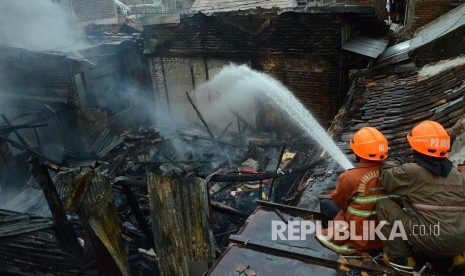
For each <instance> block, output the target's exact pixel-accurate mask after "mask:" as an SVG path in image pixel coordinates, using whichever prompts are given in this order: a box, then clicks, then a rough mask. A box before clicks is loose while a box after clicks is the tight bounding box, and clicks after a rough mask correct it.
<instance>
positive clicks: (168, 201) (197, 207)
mask: <svg viewBox="0 0 465 276" xmlns="http://www.w3.org/2000/svg"><path fill="white" fill-rule="evenodd" d="M147 184H148V193H149V200H150V213H151V216H152V225H153V227H152V228H153V235H154V239H155V252H156V254H157V258H158V267H159V270H160V275H161V276H171V275H179V276H183V275H185V276H197V275H198V276H200V275H204V273H205V272H206V271H207V270H208V268H209V266H211V265H212V262H213V259H214V258H215V250H214V248H215V246H214V244H215V240H214V237H213V232H212V230H211V225H210V219H211V210H210V205H209V202H208V190H207V183H206V181H205V180H203V179H201V178H196V177H191V178H183V179H168V178H166V177H163V176H159V175H156V174H153V173H148V183H147Z"/></svg>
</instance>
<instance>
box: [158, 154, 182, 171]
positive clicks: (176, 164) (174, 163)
mask: <svg viewBox="0 0 465 276" xmlns="http://www.w3.org/2000/svg"><path fill="white" fill-rule="evenodd" d="M163 157H165V158H166V159H168V160H169V161H170V162H171V163H172V164H173V165H175V166H176V167H178V168H180V169H181V170H182V171H183V172H185V173H187V171H186V170H185V169H184V168H183V167H181V166H180V165H179V164H178V163H176V162H174V161H173V160H171V158H169V157H168V156H166V155H164V154H163Z"/></svg>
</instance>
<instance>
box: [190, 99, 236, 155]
mask: <svg viewBox="0 0 465 276" xmlns="http://www.w3.org/2000/svg"><path fill="white" fill-rule="evenodd" d="M186 96H187V99H188V100H189V102H190V103H191V105H192V107H193V108H194V110H195V112H196V113H197V116H199V118H200V120H201V121H202V123H203V125H204V126H205V128H206V129H207V132H208V134H209V135H210V137H211V138H212V140H213V142H214V143H215V145H216V146H217V147H218V149H219V150H220V152H222V153H223V155H224V156H225V157H226V159H227V160H228V163H229V164H232V162H231V159H230V158H229V156H228V155H227V154H224V152H223V149H222V148H221V147H220V145H219V144H218V141H217V140H216V138H215V135H213V132H212V131H211V130H210V128H209V127H208V124H207V122H206V121H205V119H204V118H203V116H202V114H201V113H200V111H199V109H198V108H197V106H196V105H195V103H194V101H193V100H192V98H191V96H189V93H187V92H186Z"/></svg>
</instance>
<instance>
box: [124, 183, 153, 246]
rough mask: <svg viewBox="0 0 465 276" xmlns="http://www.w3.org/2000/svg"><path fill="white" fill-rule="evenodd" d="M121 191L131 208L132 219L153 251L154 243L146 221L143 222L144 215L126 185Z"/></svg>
mask: <svg viewBox="0 0 465 276" xmlns="http://www.w3.org/2000/svg"><path fill="white" fill-rule="evenodd" d="M122 189H123V193H124V195H125V196H126V198H127V199H128V203H129V206H130V207H131V210H132V212H133V214H134V217H135V218H136V220H137V223H138V224H139V226H140V229H141V230H142V232H144V235H145V237H146V238H147V241H148V243H149V244H148V246H149V247H150V248H154V249H155V242H154V240H153V234H152V231H151V230H150V227H149V225H148V223H147V221H146V220H145V217H144V214H143V213H142V211H141V210H140V208H139V204H138V203H137V199H136V197H135V196H134V193H133V192H132V190H131V187H129V186H127V185H123V187H122Z"/></svg>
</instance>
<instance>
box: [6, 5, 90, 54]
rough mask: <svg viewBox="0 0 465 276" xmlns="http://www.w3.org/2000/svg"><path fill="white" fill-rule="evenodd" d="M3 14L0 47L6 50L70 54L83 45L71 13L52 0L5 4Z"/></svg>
mask: <svg viewBox="0 0 465 276" xmlns="http://www.w3.org/2000/svg"><path fill="white" fill-rule="evenodd" d="M0 11H1V13H2V16H0V43H1V44H3V45H4V46H10V47H17V48H24V49H28V50H36V51H43V50H59V51H64V50H66V51H71V50H72V49H75V48H76V47H77V46H78V45H79V43H80V42H81V41H80V40H81V38H82V35H81V33H80V32H79V31H78V30H77V29H76V28H75V27H74V26H73V24H72V14H71V11H65V10H64V9H63V7H62V6H61V5H59V4H57V3H54V2H52V1H51V0H33V1H31V0H13V1H12V0H3V1H0Z"/></svg>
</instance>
